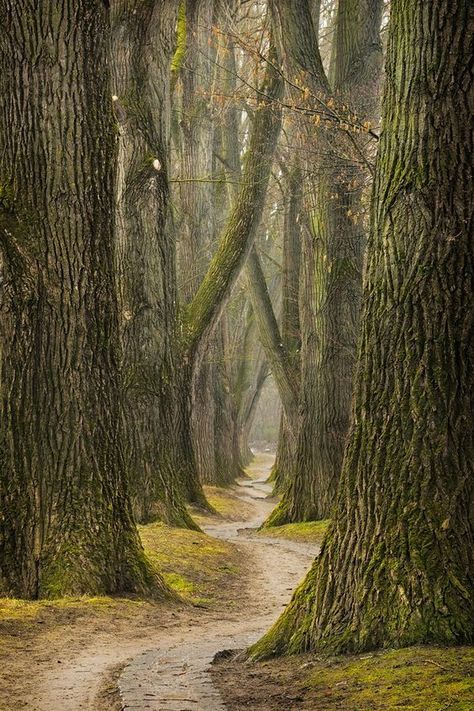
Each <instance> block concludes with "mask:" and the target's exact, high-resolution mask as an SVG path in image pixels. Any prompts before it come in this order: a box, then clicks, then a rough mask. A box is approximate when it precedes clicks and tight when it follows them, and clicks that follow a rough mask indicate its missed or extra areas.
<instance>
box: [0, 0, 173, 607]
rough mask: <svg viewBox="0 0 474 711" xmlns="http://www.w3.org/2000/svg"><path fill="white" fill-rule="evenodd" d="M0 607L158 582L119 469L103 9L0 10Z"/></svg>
mask: <svg viewBox="0 0 474 711" xmlns="http://www.w3.org/2000/svg"><path fill="white" fill-rule="evenodd" d="M0 18H1V20H2V27H3V35H2V40H1V44H0V61H1V66H2V72H1V74H0V76H1V83H2V86H1V89H2V103H1V108H0V140H1V145H2V152H1V157H0V174H1V178H2V185H1V197H0V246H1V249H2V260H3V278H4V283H3V296H2V303H1V327H2V338H1V340H2V354H1V358H2V363H1V378H2V380H1V389H0V392H1V407H2V413H1V420H0V422H1V425H0V459H1V466H0V503H1V512H2V515H1V517H0V594H3V595H13V596H20V597H28V598H37V597H58V596H62V595H81V594H104V593H115V592H118V591H144V590H146V589H147V588H148V587H149V586H150V584H152V583H153V581H155V583H156V584H157V585H158V586H159V587H161V589H162V590H164V584H163V583H162V582H161V581H160V580H159V579H158V578H153V574H152V572H151V569H150V568H149V567H148V565H147V563H146V560H145V558H144V554H143V550H142V548H141V546H140V543H139V539H138V535H137V532H136V530H135V527H134V524H133V520H132V516H131V508H130V501H129V495H128V490H127V482H126V476H125V465H124V460H123V455H122V434H121V426H120V422H121V421H120V397H119V377H118V373H119V370H118V315H117V303H116V298H115V293H114V269H113V224H114V223H113V195H114V189H113V188H114V184H113V173H114V166H115V158H116V153H115V147H116V142H115V136H114V130H113V117H112V110H111V96H110V83H109V75H108V63H107V57H106V52H107V43H108V38H109V32H108V17H107V12H106V10H105V7H104V3H102V2H97V1H96V0H84V1H83V2H81V3H77V2H72V0H67V1H65V2H62V3H57V2H54V0H45V1H44V2H42V3H39V4H38V6H37V7H36V9H35V10H34V12H32V10H31V3H28V2H23V1H22V0H15V2H10V1H7V0H3V1H2V3H1V4H0Z"/></svg>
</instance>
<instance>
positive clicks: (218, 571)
mask: <svg viewBox="0 0 474 711" xmlns="http://www.w3.org/2000/svg"><path fill="white" fill-rule="evenodd" d="M213 505H214V504H213ZM139 531H140V536H141V539H142V542H143V545H144V548H145V553H146V554H147V556H148V558H149V560H150V561H151V562H152V563H153V564H155V565H156V566H157V568H158V570H160V571H161V573H162V575H163V577H164V578H165V580H166V582H167V583H168V585H169V586H170V587H171V588H172V589H173V590H175V591H176V592H177V593H179V595H180V596H181V597H182V598H183V599H185V600H187V601H189V602H191V603H193V604H199V605H212V604H214V603H216V602H217V601H218V600H219V598H220V597H222V589H223V588H225V587H227V586H228V584H229V585H230V584H231V582H232V581H231V580H230V579H232V578H233V577H235V575H236V574H237V573H238V570H239V565H238V557H237V553H236V550H235V548H234V547H233V546H232V544H230V543H226V542H225V541H221V540H218V539H217V538H213V537H211V536H208V535H206V534H205V533H199V532H197V531H189V530H187V529H184V528H171V527H170V526H166V525H165V524H164V523H152V524H149V525H147V526H140V527H139Z"/></svg>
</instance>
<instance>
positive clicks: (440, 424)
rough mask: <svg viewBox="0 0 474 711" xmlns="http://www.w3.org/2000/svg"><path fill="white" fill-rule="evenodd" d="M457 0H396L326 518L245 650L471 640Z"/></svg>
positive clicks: (467, 192)
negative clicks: (358, 313) (289, 593)
mask: <svg viewBox="0 0 474 711" xmlns="http://www.w3.org/2000/svg"><path fill="white" fill-rule="evenodd" d="M473 33H474V7H473V5H472V3H471V2H470V1H469V0H454V1H453V0H433V2H430V3H425V2H423V0H413V1H412V2H405V1H404V0H393V1H392V7H391V19H390V35H389V48H388V57H387V81H386V89H385V96H384V103H383V122H382V129H383V130H382V137H381V145H380V150H379V154H378V158H377V165H376V179H375V188H374V194H373V202H372V211H371V229H370V239H369V245H368V268H367V277H366V280H365V287H364V304H365V311H364V316H363V324H362V326H363V327H362V340H361V344H360V350H359V358H358V368H357V377H356V388H355V401H354V407H353V424H352V429H351V433H350V437H349V443H348V446H347V449H346V453H345V461H344V467H343V473H342V481H341V485H340V489H339V494H338V499H337V508H336V512H335V517H334V521H333V524H332V526H331V528H330V531H329V533H328V535H327V538H326V540H325V541H324V543H323V548H322V551H321V555H320V557H319V559H317V560H316V562H315V563H314V565H313V568H312V570H311V571H310V573H309V574H308V576H307V578H306V580H305V581H304V582H303V584H302V585H301V586H300V588H299V589H298V590H297V591H296V593H295V595H294V597H293V600H292V601H291V603H290V605H289V606H288V607H287V609H286V610H285V612H284V613H283V615H282V616H281V618H280V619H279V620H278V621H277V623H276V624H275V626H274V627H273V628H272V629H271V630H270V631H269V632H268V633H267V635H266V636H265V637H263V639H262V640H260V642H258V643H257V644H256V645H255V646H254V647H253V648H251V650H250V655H251V656H252V657H253V658H259V657H262V656H271V655H274V654H282V653H288V652H302V651H307V650H311V649H322V650H325V651H329V652H360V651H362V650H368V649H374V648H377V647H400V646H407V645H412V644H429V643H441V644H463V643H471V644H472V642H473V640H474V575H473V571H474V546H473V543H474V520H473V511H474V506H473V504H474V491H473V488H474V471H473V462H474V442H473V431H472V427H471V426H470V423H471V418H472V406H473V386H474V376H473V369H472V367H471V364H472V361H473V355H474V338H473V313H474V310H473V307H474V303H473V302H474V300H473V270H474V251H473V246H474V245H473V240H472V227H473V217H474V216H473V205H474V200H473V197H474V196H473V194H472V190H473V187H472V186H473V182H472V154H473V147H474V146H473V135H472V131H471V128H470V116H471V106H470V101H471V98H470V97H472V90H473V55H472V36H473Z"/></svg>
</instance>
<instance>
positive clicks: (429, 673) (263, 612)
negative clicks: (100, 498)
mask: <svg viewBox="0 0 474 711" xmlns="http://www.w3.org/2000/svg"><path fill="white" fill-rule="evenodd" d="M271 463H272V458H271V457H270V456H269V455H259V456H258V457H257V459H256V461H255V462H254V464H253V465H252V466H251V467H250V468H249V479H247V480H243V481H241V482H240V483H239V485H238V486H236V487H233V488H232V489H226V490H222V489H215V488H208V489H207V495H208V497H209V499H210V501H211V503H212V504H213V506H214V507H215V509H216V510H217V511H218V512H219V513H218V515H217V516H206V517H204V516H202V515H199V514H198V512H193V513H194V515H195V517H196V518H197V520H198V522H199V524H200V526H201V527H202V529H203V531H204V532H203V533H196V532H191V531H183V530H181V529H174V528H169V527H167V526H164V525H163V524H150V525H148V526H143V527H141V529H140V532H141V536H142V540H143V543H144V546H145V549H146V551H147V554H148V555H149V556H150V558H152V560H154V561H155V562H156V563H157V564H158V565H159V567H160V569H161V570H162V571H164V575H165V578H166V580H167V582H168V583H169V584H170V586H171V587H173V588H174V589H175V590H176V591H178V592H179V593H180V595H181V596H182V599H183V602H182V603H181V604H169V603H168V604H164V603H160V602H152V601H147V600H139V599H125V598H110V597H102V598H77V599H64V600H58V601H41V602H25V601H17V600H0V711H19V710H20V709H26V710H28V711H76V710H79V709H84V710H88V711H118V710H123V709H130V710H132V709H133V710H134V711H145V710H148V711H149V710H150V709H151V710H154V711H158V710H159V711H191V710H192V711H221V710H222V711H223V710H224V709H229V710H230V711H244V709H247V710H251V711H287V710H290V709H299V710H301V711H311V710H313V709H314V710H315V711H336V710H341V709H345V710H346V711H365V710H366V709H367V711H369V709H370V710H371V709H410V710H416V711H441V709H446V710H448V709H449V710H450V711H452V710H455V711H467V710H468V709H469V710H470V709H472V708H473V707H474V687H473V684H472V676H470V674H472V670H473V666H474V650H473V649H472V648H451V649H442V648H433V647H431V648H424V649H423V648H413V649H410V650H401V651H396V652H395V651H389V652H383V653H380V654H370V655H362V656H360V657H350V658H342V659H327V658H318V657H316V656H314V655H312V656H311V655H304V656H299V657H294V658H290V659H284V660H272V661H269V662H263V663H259V664H252V665H249V664H245V663H242V662H238V661H232V660H229V659H228V658H227V657H226V656H225V655H222V657H221V658H220V659H218V661H217V662H216V663H215V664H213V665H211V661H212V659H213V657H214V655H215V654H216V653H217V652H219V651H221V650H226V649H239V648H244V647H246V646H247V645H248V644H249V643H251V642H253V641H255V640H256V639H257V638H258V637H259V636H260V635H261V634H262V633H263V632H264V631H265V630H266V629H268V627H269V626H270V624H271V623H272V622H273V621H274V620H275V619H276V617H277V616H278V614H279V613H280V611H281V610H282V608H283V607H284V605H285V604H286V603H287V602H288V600H289V598H290V596H291V591H292V590H293V589H294V587H295V586H296V584H297V583H298V581H299V580H300V579H301V577H302V576H303V575H304V573H305V571H306V570H307V569H308V567H309V565H310V563H311V562H312V560H313V558H314V556H315V554H316V553H317V551H318V542H319V541H320V539H321V536H322V534H323V532H324V525H321V524H320V523H318V524H301V525H300V524H298V525H296V526H288V527H281V528H280V529H275V530H274V531H272V533H271V535H269V534H268V533H267V532H266V531H263V532H259V533H256V528H257V527H258V525H259V524H260V523H261V522H262V521H263V520H264V518H265V517H266V516H267V515H268V513H269V512H270V511H271V509H272V508H273V506H274V505H275V500H273V499H271V498H269V497H268V494H269V491H270V488H269V486H268V485H267V484H265V479H266V477H267V475H268V471H269V468H270V466H271ZM224 700H225V701H224Z"/></svg>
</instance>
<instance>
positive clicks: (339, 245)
mask: <svg viewBox="0 0 474 711" xmlns="http://www.w3.org/2000/svg"><path fill="white" fill-rule="evenodd" d="M310 5H311V3H309V2H308V1H307V0H298V2H296V3H294V4H293V3H292V4H291V6H290V4H288V3H285V2H283V1H282V2H281V3H280V2H278V1H277V2H276V17H277V25H278V27H279V32H280V36H281V43H282V46H283V51H284V54H285V57H286V71H287V72H288V74H289V77H290V79H293V80H294V78H295V77H297V76H298V75H301V73H302V72H303V74H305V75H306V83H307V90H308V91H309V96H310V99H309V101H308V108H310V109H316V110H318V111H319V110H321V111H322V115H323V122H322V123H321V122H319V123H318V128H316V129H315V128H314V124H312V123H311V122H309V123H308V120H307V119H306V118H305V119H304V120H303V121H302V122H301V127H300V130H301V133H302V136H304V140H306V141H309V142H310V144H311V143H312V144H313V146H315V150H316V153H317V159H316V165H314V164H313V165H312V164H309V163H308V162H307V163H306V166H305V170H306V174H307V186H308V189H307V191H306V192H307V195H308V196H309V199H307V218H306V220H305V222H306V226H307V229H306V230H305V239H304V270H303V278H302V285H303V286H302V292H301V309H302V314H301V318H302V350H301V363H302V370H301V402H300V406H301V407H300V412H301V422H300V427H299V437H298V443H297V446H296V455H295V457H294V464H293V468H292V472H291V476H290V477H289V482H288V486H287V489H286V490H285V492H284V494H283V498H282V501H281V502H280V505H279V506H278V507H277V509H276V510H275V511H274V512H273V514H272V515H271V517H270V519H269V520H268V522H267V523H268V525H280V524H284V523H290V522H294V521H305V520H312V519H321V518H327V517H328V516H329V515H330V513H331V509H332V506H333V503H334V500H335V495H336V490H337V484H338V480H339V475H340V470H341V466H342V458H343V452H344V445H345V440H346V436H347V432H348V428H349V421H350V402H351V395H352V380H353V370H354V363H355V352H356V341H357V333H358V329H359V317H360V310H361V289H362V266H363V253H364V242H365V230H364V224H363V202H362V197H363V190H364V185H365V183H366V181H367V178H368V176H367V169H366V165H365V162H366V160H367V159H366V153H367V147H366V145H365V143H367V135H366V134H358V135H357V140H356V139H354V138H353V136H351V134H350V133H348V132H346V131H345V130H344V123H345V122H347V121H348V120H349V117H348V114H349V115H350V114H351V112H352V113H353V114H356V115H357V119H356V121H357V123H359V124H363V123H364V122H365V121H367V120H373V117H374V115H375V114H376V107H377V98H378V79H379V76H380V68H381V60H382V49H381V43H380V37H379V33H380V24H381V14H382V2H381V0H377V1H376V2H366V1H365V0H341V2H340V3H339V6H338V16H337V25H336V39H335V45H336V52H335V69H334V75H335V82H336V84H335V87H334V92H333V91H332V89H331V87H330V85H329V81H328V79H327V77H326V74H325V73H324V70H323V66H322V61H321V57H320V54H319V50H318V41H317V35H316V31H315V28H314V27H313V25H312V22H311V7H310ZM291 95H292V96H293V99H294V100H295V101H296V102H299V103H302V102H303V101H304V99H303V98H302V93H301V92H299V91H297V90H295V89H294V88H292V89H291ZM321 96H323V97H324V100H325V104H326V106H324V104H323V108H322V109H321V108H320V103H321V99H320V98H319V102H318V97H321ZM347 105H348V106H349V107H350V109H349V110H348V109H347ZM334 106H335V108H334V109H333V107H334ZM344 106H345V107H346V108H344ZM318 107H319V108H318ZM321 125H322V128H321ZM312 134H313V139H312V138H311V135H312Z"/></svg>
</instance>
